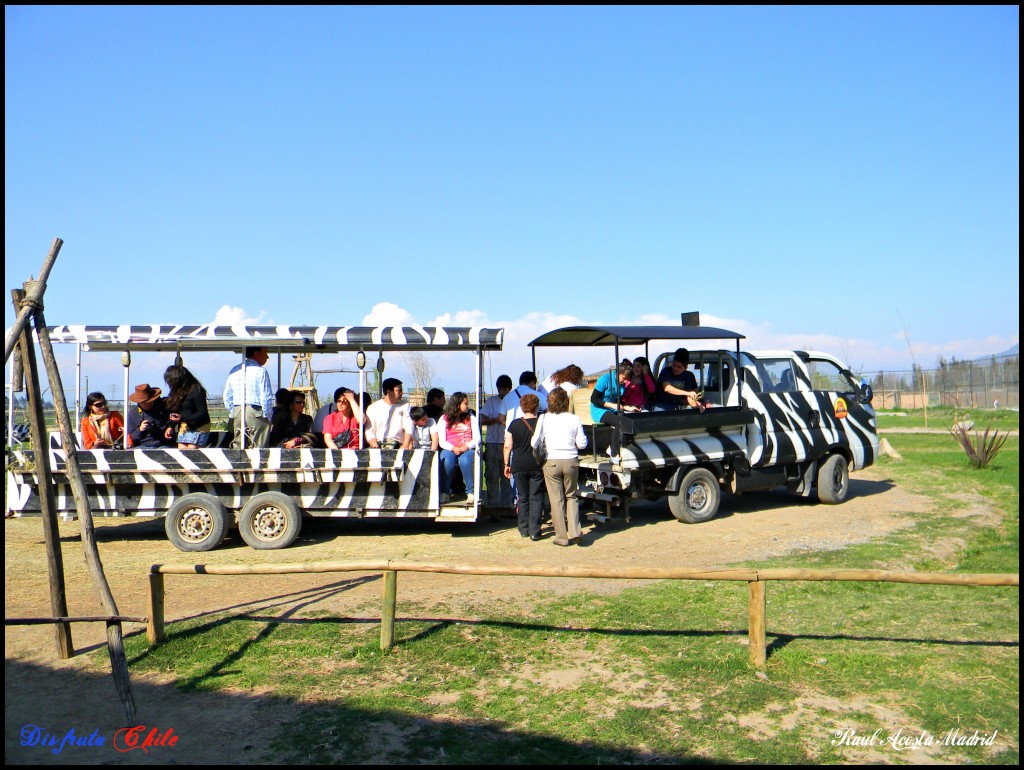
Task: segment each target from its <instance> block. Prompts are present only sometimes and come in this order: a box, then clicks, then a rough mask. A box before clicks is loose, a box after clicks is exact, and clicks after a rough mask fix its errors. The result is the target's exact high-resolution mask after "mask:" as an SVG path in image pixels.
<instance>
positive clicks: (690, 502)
mask: <svg viewBox="0 0 1024 770" xmlns="http://www.w3.org/2000/svg"><path fill="white" fill-rule="evenodd" d="M721 499H722V490H721V489H720V488H719V486H718V479H716V478H715V474H713V473H712V472H711V471H709V470H707V469H706V468H694V469H693V470H692V471H690V472H689V473H687V474H686V476H685V477H684V478H683V483H682V484H681V485H680V487H679V492H678V493H677V494H675V495H669V497H668V508H669V510H670V511H672V515H673V516H675V517H676V518H677V519H679V521H683V522H686V523H687V524H700V523H701V522H702V521H709V520H710V519H713V518H715V514H717V513H718V504H719V502H720V501H721Z"/></svg>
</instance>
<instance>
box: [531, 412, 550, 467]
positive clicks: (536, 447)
mask: <svg viewBox="0 0 1024 770" xmlns="http://www.w3.org/2000/svg"><path fill="white" fill-rule="evenodd" d="M531 449H532V450H533V459H534V461H535V462H536V463H537V465H544V463H546V462H547V460H548V448H547V446H546V445H545V444H544V415H541V416H540V418H539V419H538V420H537V430H536V432H535V433H534V436H533V442H532V443H531Z"/></svg>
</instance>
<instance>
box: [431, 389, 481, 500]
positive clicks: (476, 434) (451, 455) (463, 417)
mask: <svg viewBox="0 0 1024 770" xmlns="http://www.w3.org/2000/svg"><path fill="white" fill-rule="evenodd" d="M437 444H438V446H439V447H440V448H441V502H442V503H445V502H448V497H449V496H450V495H451V492H452V474H454V473H455V465H456V464H458V466H459V468H461V469H462V478H463V479H464V480H465V482H466V502H467V503H469V504H470V505H472V504H473V500H474V498H473V492H474V485H473V484H474V479H473V455H475V454H476V448H477V447H478V446H479V445H480V426H479V425H477V422H476V418H475V417H474V415H473V414H472V413H471V412H470V411H469V396H467V395H466V394H465V393H462V392H458V393H452V395H451V398H449V399H448V403H447V404H445V407H444V414H442V415H441V419H440V420H438V421H437Z"/></svg>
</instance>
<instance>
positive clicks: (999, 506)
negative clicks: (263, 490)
mask: <svg viewBox="0 0 1024 770" xmlns="http://www.w3.org/2000/svg"><path fill="white" fill-rule="evenodd" d="M892 441H893V442H894V444H895V446H896V448H897V449H898V451H900V453H901V454H902V455H903V457H904V459H903V460H902V461H892V460H888V459H885V458H883V459H882V460H881V461H880V469H881V470H882V472H883V473H885V474H886V475H888V476H889V477H890V478H891V480H892V481H893V482H894V483H895V484H897V485H898V486H899V487H901V488H902V489H904V490H907V491H910V492H914V493H916V494H920V495H924V496H926V497H928V498H929V499H930V500H931V505H930V506H929V509H928V510H927V512H925V513H910V512H908V513H905V514H904V515H906V516H910V517H912V518H913V521H914V525H913V527H911V528H910V529H904V530H901V531H900V532H898V533H896V534H894V535H892V536H889V537H886V538H883V539H880V540H877V541H874V542H871V543H866V544H862V545H857V546H854V547H849V548H846V549H844V550H842V551H833V552H823V553H808V554H804V555H797V556H787V557H785V558H780V559H776V560H772V561H767V562H759V563H758V564H759V566H792V567H870V568H888V569H915V570H919V571H925V570H928V571H952V572H1012V573H1016V572H1017V571H1018V570H1019V441H1018V439H1017V438H1016V437H1013V438H1011V439H1010V440H1009V441H1008V442H1007V444H1006V446H1005V447H1004V449H1003V451H1002V452H1001V453H1000V454H999V456H998V457H997V458H996V463H995V464H994V465H993V466H992V467H991V468H988V469H985V470H974V469H971V468H970V467H969V465H968V464H967V462H966V460H965V459H964V458H963V457H962V454H960V453H959V451H958V450H957V451H950V446H951V445H952V439H951V438H950V437H948V436H943V435H931V434H928V435H916V434H913V435H912V434H900V435H897V436H893V438H892ZM953 449H954V450H955V449H956V448H955V446H954V447H953ZM1018 599H1019V592H1018V589H1016V588H971V587H959V586H957V587H950V586H921V585H906V584H887V583H796V582H788V583H786V582H780V583H769V585H768V624H767V625H768V640H769V643H770V645H771V646H770V649H769V658H768V662H767V665H766V667H765V669H764V670H763V671H761V672H758V671H757V670H755V669H754V668H752V667H751V665H750V664H749V662H748V647H747V646H746V644H745V640H746V622H747V591H746V585H745V584H743V583H705V582H690V581H680V582H671V581H665V582H661V583H654V584H647V585H644V586H641V587H639V588H633V589H629V590H626V591H623V592H621V593H619V594H615V595H610V596H609V595H593V594H589V593H579V594H575V595H572V596H563V597H550V598H549V600H548V601H547V602H546V603H537V604H536V605H535V606H536V607H537V609H536V610H535V611H534V612H533V613H532V614H530V615H528V616H524V615H523V614H521V612H520V611H518V610H516V609H515V608H514V607H513V605H511V604H509V605H508V606H502V605H497V606H493V607H491V609H490V611H489V614H488V617H487V619H486V620H483V621H474V622H469V621H459V620H445V621H428V620H423V619H422V618H431V617H436V616H437V615H438V611H437V609H436V608H431V607H425V606H410V605H409V604H407V603H405V602H402V601H401V593H399V602H400V604H399V617H400V620H399V622H398V624H397V626H396V637H397V646H396V648H395V649H394V650H393V651H392V652H390V653H388V654H382V653H381V651H380V650H379V649H378V641H379V626H378V625H377V624H376V623H339V622H338V619H337V618H331V617H325V616H322V615H321V616H312V617H311V618H307V620H308V622H304V623H293V622H284V621H282V622H275V621H267V620H265V619H260V620H257V619H254V618H248V617H246V616H225V617H223V618H219V619H215V620H214V621H210V620H208V619H207V620H204V621H203V622H198V621H191V622H180V623H173V624H170V626H169V629H168V630H169V638H168V641H167V642H166V643H165V644H163V645H160V646H158V647H155V648H153V649H151V650H147V648H146V647H145V642H144V639H141V638H138V637H134V638H131V639H129V640H127V647H128V652H129V656H130V660H131V665H132V669H133V670H135V671H168V672H169V671H173V672H174V676H175V677H176V680H177V682H178V685H179V686H180V687H182V688H185V689H190V690H224V689H225V688H240V689H243V690H248V689H259V690H260V691H264V690H266V691H269V692H272V693H273V694H274V696H276V697H278V698H282V699H288V700H301V701H303V702H304V703H308V705H307V706H305V707H304V709H305V711H304V713H303V715H302V716H301V718H297V719H295V720H292V721H291V722H290V723H289V724H287V725H284V726H282V728H281V732H280V734H279V736H278V738H277V740H276V741H275V743H274V745H273V747H272V749H273V752H274V754H273V756H274V759H275V761H278V762H289V763H293V764H298V763H310V762H316V763H327V762H330V763H333V764H339V763H367V762H377V763H384V762H386V763H406V762H408V763H412V762H420V763H433V764H439V763H451V764H465V763H491V764H537V763H550V764H563V763H564V764H568V763H587V764H597V763H649V762H683V761H716V762H757V763H787V764H789V763H811V762H814V763H851V762H852V763H865V762H886V763H896V764H899V763H915V762H920V761H922V756H923V761H928V762H943V763H945V762H960V763H966V762H969V763H973V764H1016V763H1017V761H1018V758H1019V757H1018V740H1019V727H1018V724H1019V706H1018V693H1019V649H1018V638H1019V637H1018V634H1019V612H1018ZM403 618H409V620H404V619H403ZM417 618H419V619H417ZM97 665H99V663H98V664H97ZM898 728H902V729H903V731H904V734H905V735H909V736H912V737H919V736H922V735H925V736H928V737H930V738H931V739H932V740H933V742H935V741H940V740H941V736H942V735H943V734H944V733H946V732H947V731H949V730H953V729H957V728H959V729H960V730H961V732H966V733H967V734H970V733H971V732H973V731H974V730H978V731H979V732H982V733H986V732H987V733H991V731H993V730H998V731H999V733H998V736H997V740H996V742H995V744H994V746H993V747H992V748H991V749H984V748H982V747H968V746H962V747H956V746H935V745H933V746H932V747H930V748H929V749H928V750H929V752H930V753H929V754H928V755H914V754H912V753H910V752H906V751H898V750H896V749H895V748H893V747H892V746H890V745H876V746H874V747H871V752H873V753H869V752H868V751H867V750H866V749H855V748H851V747H849V746H843V745H838V744H837V737H836V736H837V734H838V733H839V731H842V730H844V729H850V730H855V731H856V733H857V734H858V735H860V736H870V735H871V733H872V731H873V730H875V729H879V730H881V731H882V732H881V735H883V736H889V735H892V734H893V733H894V732H895V730H896V729H898Z"/></svg>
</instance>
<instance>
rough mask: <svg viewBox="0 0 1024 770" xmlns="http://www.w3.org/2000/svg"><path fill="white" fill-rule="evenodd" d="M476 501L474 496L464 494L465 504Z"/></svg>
mask: <svg viewBox="0 0 1024 770" xmlns="http://www.w3.org/2000/svg"><path fill="white" fill-rule="evenodd" d="M474 502H476V498H475V497H473V495H466V505H472V504H473V503H474Z"/></svg>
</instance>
